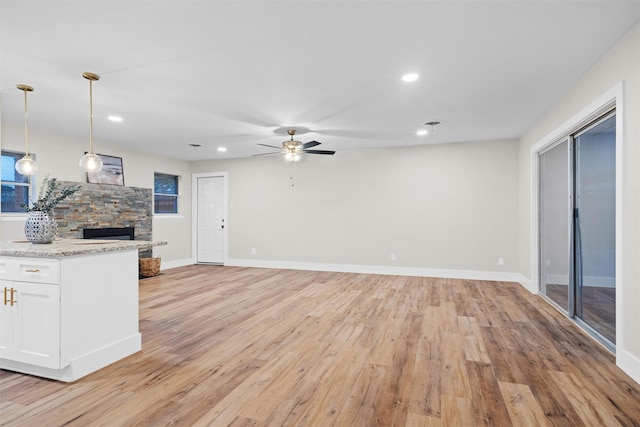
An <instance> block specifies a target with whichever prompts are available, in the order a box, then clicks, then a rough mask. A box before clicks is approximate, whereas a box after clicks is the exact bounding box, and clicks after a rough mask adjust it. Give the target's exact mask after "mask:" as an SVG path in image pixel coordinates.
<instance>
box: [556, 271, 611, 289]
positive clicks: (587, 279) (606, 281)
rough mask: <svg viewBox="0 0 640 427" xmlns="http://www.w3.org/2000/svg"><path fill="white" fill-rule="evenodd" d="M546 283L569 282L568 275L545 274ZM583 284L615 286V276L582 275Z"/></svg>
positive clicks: (562, 283)
mask: <svg viewBox="0 0 640 427" xmlns="http://www.w3.org/2000/svg"><path fill="white" fill-rule="evenodd" d="M547 283H553V284H555V285H565V286H567V285H568V284H569V277H568V276H567V275H566V274H547ZM582 285H583V286H594V287H601V288H615V287H616V278H615V277H598V276H584V277H583V278H582Z"/></svg>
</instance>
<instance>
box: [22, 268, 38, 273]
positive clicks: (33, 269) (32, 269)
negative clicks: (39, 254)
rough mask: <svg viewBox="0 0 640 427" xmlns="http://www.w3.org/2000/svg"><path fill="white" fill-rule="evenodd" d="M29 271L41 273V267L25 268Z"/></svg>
mask: <svg viewBox="0 0 640 427" xmlns="http://www.w3.org/2000/svg"><path fill="white" fill-rule="evenodd" d="M25 271H26V272H27V273H40V269H39V268H28V269H26V270H25Z"/></svg>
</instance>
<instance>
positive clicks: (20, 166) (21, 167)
mask: <svg viewBox="0 0 640 427" xmlns="http://www.w3.org/2000/svg"><path fill="white" fill-rule="evenodd" d="M16 87H17V88H18V89H20V90H21V91H23V92H24V146H25V152H24V157H23V158H21V159H20V160H18V161H17V162H16V165H15V168H16V172H18V173H19V174H21V175H25V176H29V175H33V174H34V173H36V172H37V171H38V165H37V164H36V161H35V160H33V159H32V158H31V156H30V155H29V128H28V127H27V115H28V114H27V92H33V88H32V87H31V86H27V85H17V86H16Z"/></svg>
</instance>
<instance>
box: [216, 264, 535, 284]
mask: <svg viewBox="0 0 640 427" xmlns="http://www.w3.org/2000/svg"><path fill="white" fill-rule="evenodd" d="M225 265H226V266H233V267H256V268H282V269H288V270H310V271H333V272H338V273H362V274H386V275H394V276H419V277H442V278H451V279H469V280H488V281H498V282H520V280H521V277H522V276H521V275H520V274H519V273H509V272H503V271H473V270H447V269H437V268H416V267H389V266H376V265H355V264H324V263H308V262H292V261H264V260H253V259H228V260H227V261H226V262H225Z"/></svg>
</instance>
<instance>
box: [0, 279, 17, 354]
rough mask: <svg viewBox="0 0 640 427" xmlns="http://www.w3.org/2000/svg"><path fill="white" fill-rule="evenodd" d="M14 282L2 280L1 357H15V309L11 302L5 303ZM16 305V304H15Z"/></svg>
mask: <svg viewBox="0 0 640 427" xmlns="http://www.w3.org/2000/svg"><path fill="white" fill-rule="evenodd" d="M13 286H14V282H11V281H9V280H0V290H2V295H1V296H0V298H2V300H0V359H13V345H12V343H13V330H14V321H13V319H14V311H15V310H14V309H13V307H11V305H9V304H5V296H6V297H7V298H10V294H9V292H10V289H11V288H12V287H13ZM14 307H15V306H14Z"/></svg>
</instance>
